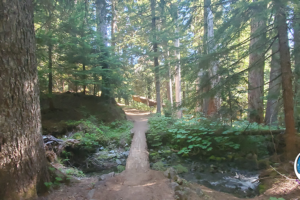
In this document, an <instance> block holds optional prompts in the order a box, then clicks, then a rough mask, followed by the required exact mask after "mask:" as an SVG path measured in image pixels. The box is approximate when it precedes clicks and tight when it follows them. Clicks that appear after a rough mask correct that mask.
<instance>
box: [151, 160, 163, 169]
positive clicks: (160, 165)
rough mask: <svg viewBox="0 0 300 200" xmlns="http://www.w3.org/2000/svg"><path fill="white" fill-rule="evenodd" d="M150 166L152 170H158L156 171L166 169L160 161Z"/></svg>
mask: <svg viewBox="0 0 300 200" xmlns="http://www.w3.org/2000/svg"><path fill="white" fill-rule="evenodd" d="M152 168H153V169H154V170H158V171H165V170H166V167H165V164H164V163H163V162H161V161H159V162H156V163H154V164H153V166H152Z"/></svg>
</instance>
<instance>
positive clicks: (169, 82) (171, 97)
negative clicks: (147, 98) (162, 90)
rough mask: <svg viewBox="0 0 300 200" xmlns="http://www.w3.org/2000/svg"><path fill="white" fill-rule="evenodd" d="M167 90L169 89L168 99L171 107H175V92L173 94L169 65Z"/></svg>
mask: <svg viewBox="0 0 300 200" xmlns="http://www.w3.org/2000/svg"><path fill="white" fill-rule="evenodd" d="M166 88H167V99H168V101H170V103H171V106H173V92H172V79H171V75H170V65H168V68H167V81H166Z"/></svg>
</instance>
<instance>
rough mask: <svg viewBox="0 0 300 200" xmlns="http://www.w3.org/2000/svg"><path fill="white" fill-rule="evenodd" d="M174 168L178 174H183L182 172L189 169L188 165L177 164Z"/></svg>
mask: <svg viewBox="0 0 300 200" xmlns="http://www.w3.org/2000/svg"><path fill="white" fill-rule="evenodd" d="M174 169H175V170H176V172H177V173H178V174H181V173H187V172H188V171H189V170H188V168H186V167H184V166H182V165H180V164H179V165H176V166H174Z"/></svg>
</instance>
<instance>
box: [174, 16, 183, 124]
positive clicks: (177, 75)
mask: <svg viewBox="0 0 300 200" xmlns="http://www.w3.org/2000/svg"><path fill="white" fill-rule="evenodd" d="M176 22H177V19H176ZM176 26H177V24H176ZM175 33H177V36H176V37H177V38H176V39H175V42H174V43H175V48H176V50H175V57H176V59H177V61H176V67H175V100H176V107H177V118H178V119H181V118H182V110H181V108H180V106H181V103H182V99H181V69H180V50H179V46H180V44H179V38H178V28H177V27H176V30H175Z"/></svg>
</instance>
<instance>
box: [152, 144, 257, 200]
mask: <svg viewBox="0 0 300 200" xmlns="http://www.w3.org/2000/svg"><path fill="white" fill-rule="evenodd" d="M150 161H152V162H151V163H150V166H151V167H152V169H156V170H162V171H163V170H165V169H166V168H169V167H174V169H175V170H176V171H177V173H178V174H179V176H180V177H182V178H183V179H185V180H187V181H189V182H194V183H198V184H201V185H204V186H206V187H208V188H211V189H214V190H216V191H220V192H226V193H230V194H233V195H235V196H237V197H240V198H252V197H255V196H258V195H259V184H260V182H259V174H260V171H259V170H258V169H255V168H256V166H254V165H255V163H253V162H252V161H253V160H251V159H250V160H248V162H242V163H241V161H240V160H236V161H210V160H207V159H201V160H200V159H199V158H189V157H181V156H179V155H178V154H177V153H174V152H173V153H172V152H171V151H169V150H159V151H154V150H151V149H150Z"/></svg>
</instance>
